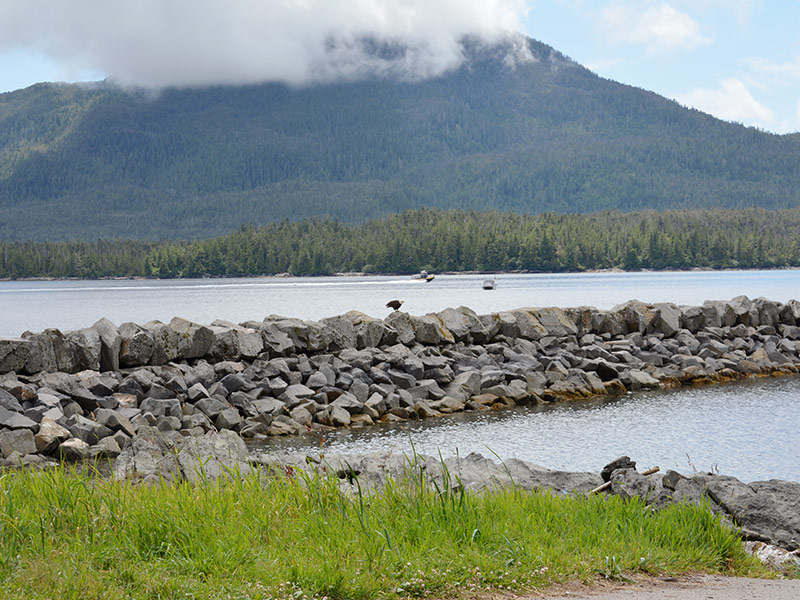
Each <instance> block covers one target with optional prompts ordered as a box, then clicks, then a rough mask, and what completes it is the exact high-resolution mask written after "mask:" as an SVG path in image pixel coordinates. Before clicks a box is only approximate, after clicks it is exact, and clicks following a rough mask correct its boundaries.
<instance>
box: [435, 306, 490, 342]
mask: <svg viewBox="0 0 800 600" xmlns="http://www.w3.org/2000/svg"><path fill="white" fill-rule="evenodd" d="M438 317H439V319H440V321H441V322H442V324H443V325H444V327H445V328H446V329H447V330H448V331H449V332H450V333H451V334H452V335H453V337H454V338H455V340H457V341H459V342H471V341H472V339H473V338H475V339H477V340H479V341H487V334H488V331H487V330H486V327H484V325H483V323H481V320H480V318H479V317H478V315H477V314H475V311H473V310H471V309H469V308H467V307H466V306H459V307H458V308H447V309H445V310H443V311H441V312H440V313H438Z"/></svg>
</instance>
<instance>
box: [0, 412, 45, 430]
mask: <svg viewBox="0 0 800 600" xmlns="http://www.w3.org/2000/svg"><path fill="white" fill-rule="evenodd" d="M0 427H4V428H6V429H29V430H31V431H36V430H37V429H38V428H39V425H38V424H37V423H36V421H33V420H31V419H29V418H28V417H26V416H25V415H23V414H21V413H18V412H14V411H11V410H8V409H7V408H3V407H2V406H0Z"/></svg>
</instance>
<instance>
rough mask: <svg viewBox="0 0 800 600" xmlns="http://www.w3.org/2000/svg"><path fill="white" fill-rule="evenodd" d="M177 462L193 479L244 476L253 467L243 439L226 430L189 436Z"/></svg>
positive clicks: (199, 480) (206, 479)
mask: <svg viewBox="0 0 800 600" xmlns="http://www.w3.org/2000/svg"><path fill="white" fill-rule="evenodd" d="M178 464H179V466H180V472H181V474H182V476H183V477H184V478H185V479H187V480H188V481H191V482H192V483H199V482H203V481H215V480H216V479H218V478H220V477H224V478H238V477H243V476H245V475H247V474H248V473H249V472H250V470H251V467H250V464H249V454H248V452H247V446H246V445H245V443H244V440H242V438H240V437H239V436H238V435H236V434H235V433H234V432H232V431H227V430H223V431H220V432H219V433H208V434H206V435H204V436H201V437H192V438H188V439H187V440H186V441H185V443H184V444H183V447H182V448H181V450H180V452H179V453H178Z"/></svg>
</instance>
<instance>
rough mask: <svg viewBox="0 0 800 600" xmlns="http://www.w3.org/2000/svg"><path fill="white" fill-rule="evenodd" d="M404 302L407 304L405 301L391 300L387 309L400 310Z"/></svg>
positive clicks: (387, 304)
mask: <svg viewBox="0 0 800 600" xmlns="http://www.w3.org/2000/svg"><path fill="white" fill-rule="evenodd" d="M403 302H405V300H389V302H387V303H386V308H392V309H394V310H399V309H400V307H401V306H402V305H403Z"/></svg>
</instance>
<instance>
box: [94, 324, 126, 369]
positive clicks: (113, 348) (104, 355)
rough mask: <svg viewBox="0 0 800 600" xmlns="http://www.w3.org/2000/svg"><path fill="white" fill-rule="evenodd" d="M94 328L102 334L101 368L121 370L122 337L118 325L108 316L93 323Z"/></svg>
mask: <svg viewBox="0 0 800 600" xmlns="http://www.w3.org/2000/svg"><path fill="white" fill-rule="evenodd" d="M92 329H94V330H95V331H97V333H98V335H99V336H100V370H101V371H119V352H120V348H121V346H122V337H121V336H120V334H119V330H118V329H117V326H116V325H114V324H113V323H112V322H111V321H109V320H108V319H106V318H102V319H100V320H99V321H97V323H95V324H94V325H92Z"/></svg>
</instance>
